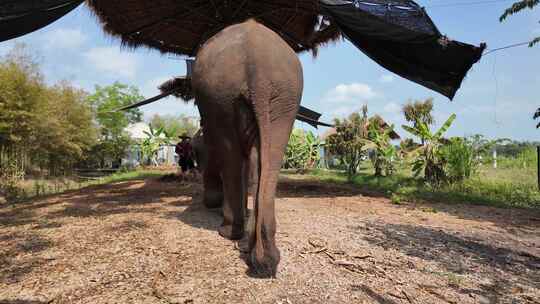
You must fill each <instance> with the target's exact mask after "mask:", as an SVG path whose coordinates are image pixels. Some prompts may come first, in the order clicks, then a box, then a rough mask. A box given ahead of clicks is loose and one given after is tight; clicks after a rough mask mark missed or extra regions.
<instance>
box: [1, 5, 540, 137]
mask: <svg viewBox="0 0 540 304" xmlns="http://www.w3.org/2000/svg"><path fill="white" fill-rule="evenodd" d="M418 2H419V4H421V5H423V6H426V7H427V11H428V14H429V15H430V16H431V18H432V19H433V21H434V22H435V24H436V25H437V26H438V28H439V30H440V31H441V32H442V33H444V34H446V35H447V36H449V37H450V38H452V39H455V40H459V41H463V42H467V43H471V44H476V45H478V44H479V43H480V42H483V41H485V42H487V44H488V48H497V47H501V46H505V45H509V44H513V43H517V42H523V41H528V40H530V39H531V38H533V37H535V36H540V24H539V23H538V21H539V20H540V8H537V9H536V10H535V11H526V12H523V13H521V14H518V15H515V16H512V17H510V18H509V19H508V20H507V21H506V22H504V23H502V24H501V23H499V21H498V17H499V16H500V14H501V13H502V12H503V11H504V9H505V8H506V7H507V6H509V5H511V3H512V1H504V0H502V1H500V2H495V3H484V4H479V5H452V6H444V5H446V4H460V3H464V2H476V1H473V0H437V1H418ZM15 41H20V42H25V43H26V44H28V45H29V47H30V48H31V49H32V50H35V51H36V53H37V54H39V56H40V58H41V63H42V66H43V72H44V74H45V76H46V78H47V80H48V81H49V82H51V83H54V82H57V81H60V80H69V81H71V82H72V83H73V84H74V85H76V86H79V87H81V88H84V89H85V90H88V91H89V92H91V91H92V90H93V88H94V85H95V84H99V85H108V84H110V83H112V82H114V81H120V82H123V83H126V84H130V85H135V86H137V87H139V88H140V90H141V92H142V94H143V95H145V96H147V97H150V96H153V95H154V94H157V93H158V90H157V86H158V85H159V84H161V83H162V82H164V81H165V80H168V79H170V78H171V77H172V76H177V75H184V74H185V64H184V62H183V61H182V60H179V59H178V58H173V57H172V56H169V55H165V56H163V55H160V54H159V53H158V52H157V51H152V50H148V49H137V50H127V49H121V48H120V42H119V41H118V40H116V39H114V38H111V37H110V36H107V35H106V34H105V33H103V31H102V30H101V28H100V26H99V24H98V22H97V20H96V18H95V17H94V16H92V14H91V13H90V12H89V10H88V8H87V7H86V6H81V7H79V8H78V9H76V10H75V11H73V12H71V13H70V14H69V15H67V16H65V17H64V18H62V19H60V20H59V21H57V22H56V23H54V24H52V25H50V26H48V27H46V28H44V29H42V30H39V31H37V32H34V33H32V34H30V35H27V36H25V37H21V38H19V39H16V40H12V41H8V42H3V43H0V55H1V54H5V53H6V52H7V51H8V50H9V49H10V48H11V47H12V45H13V43H14V42H15ZM539 55H540V46H537V47H535V48H528V47H518V48H513V49H507V50H504V51H501V52H496V53H493V54H490V55H487V56H486V57H484V58H482V60H481V61H480V62H479V63H477V64H476V65H475V66H474V67H473V69H472V70H471V71H470V72H469V74H468V76H467V78H466V79H465V81H464V83H463V85H462V87H461V89H460V90H459V91H458V94H457V95H456V97H455V99H454V101H452V102H450V101H449V100H448V99H447V98H445V97H444V96H442V95H439V94H438V93H435V92H433V91H430V90H428V89H425V88H423V87H421V86H419V85H417V84H414V83H412V82H409V81H407V80H404V79H402V78H400V77H399V76H396V75H394V74H392V73H390V72H388V71H386V70H385V69H383V68H382V67H380V66H378V65H377V64H375V63H374V62H373V61H371V60H370V59H369V58H367V57H366V56H365V55H363V54H362V53H361V52H360V51H359V50H357V49H356V48H355V47H354V46H353V45H352V44H351V43H349V42H348V41H342V42H339V43H337V44H334V45H329V46H327V47H325V48H323V49H321V50H320V52H319V55H318V57H317V58H315V59H314V58H313V57H312V56H311V55H310V54H303V55H301V60H302V64H303V68H304V96H303V99H302V104H303V105H305V106H308V107H310V108H312V109H314V110H317V111H319V112H321V113H323V116H322V120H325V121H331V120H332V119H333V118H334V117H344V116H346V115H348V114H349V113H351V112H353V111H357V110H359V109H360V108H361V106H362V105H363V104H368V106H369V110H370V114H380V115H382V116H383V117H384V118H385V119H386V120H387V121H388V122H390V123H393V124H395V125H396V127H397V130H398V132H400V134H405V132H404V131H402V130H401V128H400V127H399V126H401V124H403V123H405V122H404V119H403V117H402V116H403V115H402V114H401V113H400V107H401V105H402V104H404V103H405V102H406V101H407V100H408V99H425V98H428V97H434V98H435V118H436V121H437V122H438V123H442V122H444V120H445V119H446V118H447V117H448V116H449V115H450V114H452V113H456V114H457V120H456V122H455V123H454V125H453V126H452V128H451V129H450V130H449V132H448V134H449V135H454V136H463V135H472V134H477V133H480V134H484V135H486V136H488V137H490V138H495V137H510V138H513V139H518V140H539V139H540V136H539V135H540V131H539V130H536V129H535V128H534V126H535V122H534V121H533V120H532V117H531V116H532V113H533V112H534V111H535V109H536V108H538V107H539V106H540V96H539V89H540V60H539V58H540V56H539ZM142 110H143V111H144V113H145V116H146V117H150V116H151V115H153V114H155V113H159V114H175V115H176V114H187V115H196V113H197V111H196V109H195V108H194V107H193V106H192V105H186V104H184V103H183V102H181V101H178V100H176V99H173V98H171V99H167V100H163V101H161V102H159V103H157V104H153V105H149V106H145V107H143V108H142ZM297 126H298V127H302V128H306V129H311V130H313V129H312V128H310V127H309V126H307V125H305V124H302V123H297ZM324 131H325V128H321V129H320V131H319V132H324Z"/></svg>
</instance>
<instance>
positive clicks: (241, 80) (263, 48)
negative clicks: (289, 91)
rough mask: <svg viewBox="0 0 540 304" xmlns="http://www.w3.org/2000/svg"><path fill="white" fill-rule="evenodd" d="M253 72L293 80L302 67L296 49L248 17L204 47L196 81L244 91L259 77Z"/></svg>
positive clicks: (202, 86)
mask: <svg viewBox="0 0 540 304" xmlns="http://www.w3.org/2000/svg"><path fill="white" fill-rule="evenodd" d="M254 74H257V75H266V77H268V78H269V79H273V81H276V80H281V81H283V82H284V83H291V81H292V82H297V81H301V79H298V75H300V77H301V74H302V68H301V64H300V61H299V59H298V56H297V55H296V53H295V52H294V51H293V49H292V48H291V47H290V46H289V45H288V44H287V43H286V42H285V41H284V40H283V39H282V38H281V37H280V36H279V35H278V34H276V33H275V32H273V31H272V30H270V29H268V28H267V27H265V26H264V25H262V24H260V23H258V22H256V21H254V20H248V21H246V22H244V23H240V24H236V25H232V26H229V27H227V28H225V29H224V30H222V31H221V32H219V33H217V34H216V35H215V36H213V37H212V38H210V39H209V40H208V41H207V42H206V43H205V44H204V45H203V46H202V47H201V49H200V50H199V52H198V54H197V60H196V63H195V67H194V70H193V85H194V88H200V89H202V90H203V91H204V90H205V89H216V88H220V87H223V88H227V89H228V91H231V92H232V91H236V92H238V90H240V91H245V90H248V87H249V81H250V80H252V79H253V78H256V77H257V76H256V75H254ZM231 89H232V90H231Z"/></svg>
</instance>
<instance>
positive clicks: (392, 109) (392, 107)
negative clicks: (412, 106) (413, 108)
mask: <svg viewBox="0 0 540 304" xmlns="http://www.w3.org/2000/svg"><path fill="white" fill-rule="evenodd" d="M383 110H384V111H385V112H386V113H390V114H399V113H401V107H400V106H399V105H398V104H397V103H395V102H390V103H387V104H386V105H385V106H384V108H383Z"/></svg>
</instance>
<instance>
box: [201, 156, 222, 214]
mask: <svg viewBox="0 0 540 304" xmlns="http://www.w3.org/2000/svg"><path fill="white" fill-rule="evenodd" d="M207 161H208V165H207V166H206V168H205V170H204V172H203V184H204V193H203V204H204V205H205V206H206V208H220V207H221V206H223V198H224V197H223V183H222V181H221V172H220V167H219V163H218V162H217V160H216V157H212V156H211V155H209V156H208V160H207Z"/></svg>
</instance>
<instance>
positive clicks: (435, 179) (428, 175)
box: [402, 114, 456, 185]
mask: <svg viewBox="0 0 540 304" xmlns="http://www.w3.org/2000/svg"><path fill="white" fill-rule="evenodd" d="M455 119H456V114H452V115H450V117H449V118H448V119H447V120H446V121H445V122H444V124H443V125H442V126H441V127H440V128H439V130H437V132H435V133H432V132H431V130H430V129H429V126H428V125H427V124H426V123H425V122H422V121H417V123H416V124H415V126H414V127H410V126H406V125H403V126H402V128H403V129H404V130H405V131H407V132H409V133H410V134H412V135H414V136H416V137H418V138H423V139H424V144H423V145H421V146H420V147H418V148H416V149H415V150H413V151H412V152H411V154H412V155H414V156H415V160H414V162H413V167H412V171H413V172H414V176H415V177H418V176H420V174H421V173H422V172H424V179H425V180H426V182H428V183H430V184H432V185H440V184H441V183H442V182H444V181H445V180H446V173H445V172H444V165H445V159H444V156H443V155H442V153H441V151H440V150H441V147H442V146H443V145H444V144H445V139H444V138H443V134H444V133H446V131H448V129H449V128H450V126H451V125H452V123H453V122H454V120H455Z"/></svg>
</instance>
